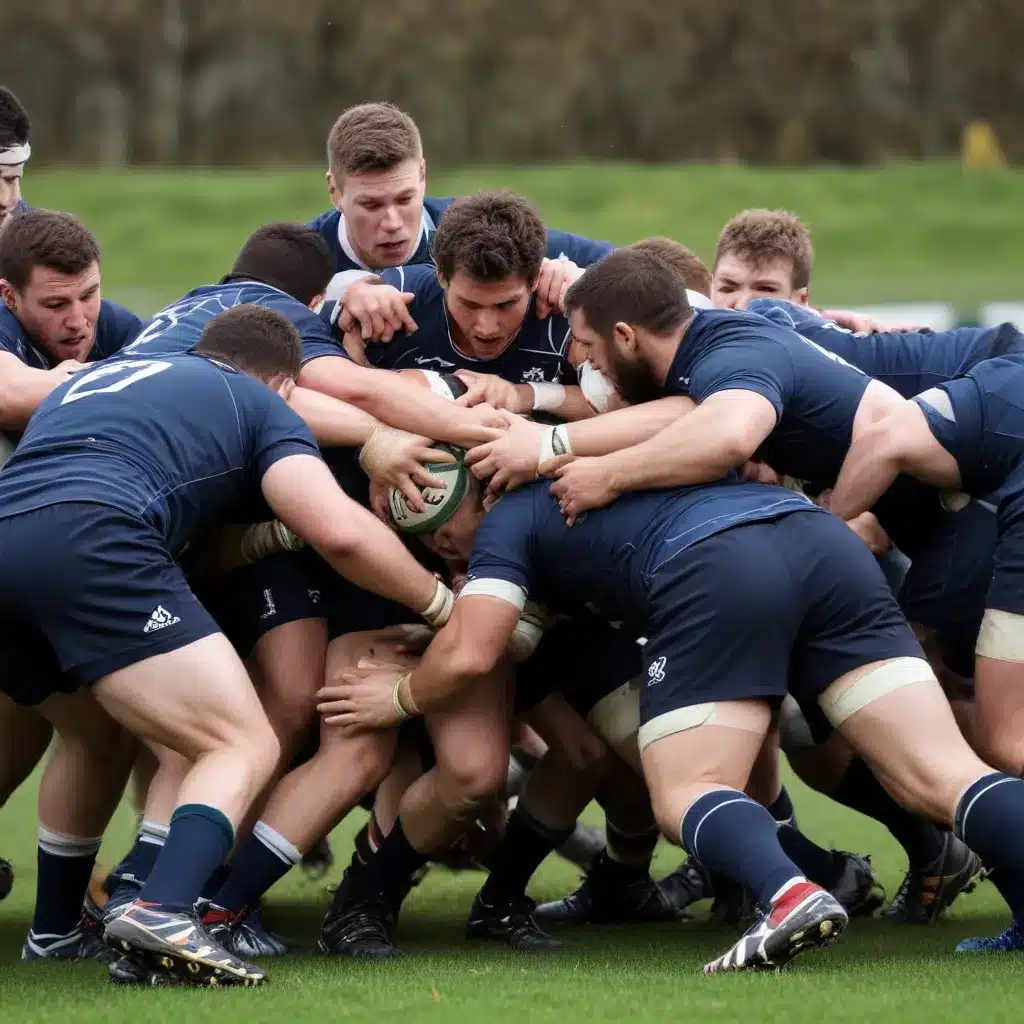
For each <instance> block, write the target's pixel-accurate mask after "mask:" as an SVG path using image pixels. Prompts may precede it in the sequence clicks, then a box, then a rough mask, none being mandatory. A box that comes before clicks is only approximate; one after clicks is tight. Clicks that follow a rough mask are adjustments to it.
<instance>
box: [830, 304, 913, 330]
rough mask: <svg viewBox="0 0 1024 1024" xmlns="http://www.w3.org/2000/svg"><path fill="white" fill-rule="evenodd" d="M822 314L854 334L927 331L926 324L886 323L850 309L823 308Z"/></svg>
mask: <svg viewBox="0 0 1024 1024" xmlns="http://www.w3.org/2000/svg"><path fill="white" fill-rule="evenodd" d="M820 312H821V315H822V316H823V317H824V318H825V319H826V320H832V321H833V322H834V323H837V324H839V326H840V327H845V328H846V329H847V330H848V331H853V333H854V334H888V333H889V332H890V331H927V330H929V328H928V327H927V326H925V325H924V324H884V323H882V321H881V320H876V319H875V318H874V317H873V316H868V315H867V314H865V313H854V312H853V310H850V309H823V310H821V311H820Z"/></svg>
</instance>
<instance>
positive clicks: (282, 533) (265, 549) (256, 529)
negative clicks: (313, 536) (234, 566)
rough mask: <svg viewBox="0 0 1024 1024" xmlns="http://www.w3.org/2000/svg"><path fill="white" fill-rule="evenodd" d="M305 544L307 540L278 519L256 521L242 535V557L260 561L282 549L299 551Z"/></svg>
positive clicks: (248, 560) (249, 560) (251, 560)
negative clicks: (263, 521)
mask: <svg viewBox="0 0 1024 1024" xmlns="http://www.w3.org/2000/svg"><path fill="white" fill-rule="evenodd" d="M305 546H306V542H305V541H304V540H303V539H302V538H301V537H297V536H296V535H295V534H294V533H292V531H291V530H289V529H288V527H287V526H285V525H284V523H282V522H280V520H277V519H275V520H273V522H270V523H256V524H255V525H253V526H250V527H249V528H248V529H247V530H246V531H245V533H244V534H243V535H242V557H243V558H244V559H245V560H246V561H247V562H258V561H259V560H260V559H261V558H266V557H267V556H268V555H274V554H277V553H278V552H281V551H299V550H301V549H302V548H304V547H305Z"/></svg>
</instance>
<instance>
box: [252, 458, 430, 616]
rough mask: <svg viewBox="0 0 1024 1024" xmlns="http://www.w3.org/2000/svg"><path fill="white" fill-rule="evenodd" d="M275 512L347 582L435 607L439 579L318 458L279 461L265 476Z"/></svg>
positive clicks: (418, 607)
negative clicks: (336, 479) (344, 488)
mask: <svg viewBox="0 0 1024 1024" xmlns="http://www.w3.org/2000/svg"><path fill="white" fill-rule="evenodd" d="M262 488H263V495H264V497H265V498H266V500H267V504H268V505H270V507H271V509H272V510H273V512H274V514H275V515H276V516H277V517H278V519H280V520H281V522H282V523H284V525H285V526H287V527H288V529H290V530H291V531H292V532H293V533H295V534H296V535H297V536H299V537H301V538H302V539H303V540H305V541H307V542H308V543H309V544H311V545H312V546H313V547H314V548H315V549H316V550H317V551H318V552H319V553H320V554H321V555H322V556H323V557H324V558H325V559H326V560H327V561H328V562H329V563H330V564H331V566H332V568H334V569H335V570H336V571H337V572H339V573H340V574H341V575H342V576H344V577H345V578H346V579H349V580H352V582H353V583H355V584H357V585H358V586H360V587H363V588H364V589H366V590H370V591H372V592H373V593H375V594H380V595H381V596H382V597H387V598H390V599H391V600H392V601H398V602H399V603H401V604H404V605H405V606H406V607H407V608H411V609H412V610H413V611H415V612H419V613H422V612H423V611H424V610H425V609H427V608H428V606H430V604H431V602H432V601H433V599H434V595H435V593H436V591H437V580H436V579H435V578H434V576H433V575H432V574H431V573H430V572H428V571H427V570H426V569H424V568H423V566H421V565H420V564H419V562H417V561H416V559H415V558H413V556H412V555H411V554H409V552H408V551H407V550H406V548H405V546H404V545H403V544H402V542H401V541H400V540H399V539H398V537H397V536H396V535H395V534H393V533H392V532H391V531H390V530H389V529H388V528H387V527H386V526H385V525H384V524H383V523H381V522H379V521H378V520H377V519H376V518H375V517H374V516H373V514H372V513H370V512H368V511H367V510H366V509H364V508H363V507H362V506H361V505H358V504H356V503H355V502H354V501H353V500H352V499H351V498H349V497H348V495H347V494H345V492H344V491H342V489H341V488H340V487H339V486H338V485H337V483H336V482H335V480H334V477H332V476H331V472H330V470H329V469H328V468H327V467H326V466H325V465H324V463H323V462H321V461H320V459H318V458H316V457H315V456H313V455H289V456H287V457H286V458H283V459H279V460H278V461H277V462H275V463H274V464H273V465H272V466H271V467H270V468H269V469H268V470H267V471H266V473H265V474H264V475H263V480H262Z"/></svg>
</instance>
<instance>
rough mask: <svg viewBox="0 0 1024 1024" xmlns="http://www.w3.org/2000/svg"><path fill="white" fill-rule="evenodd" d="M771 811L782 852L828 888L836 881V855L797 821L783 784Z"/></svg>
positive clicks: (812, 879) (769, 809) (819, 883)
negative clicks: (801, 829)
mask: <svg viewBox="0 0 1024 1024" xmlns="http://www.w3.org/2000/svg"><path fill="white" fill-rule="evenodd" d="M768 812H769V813H770V814H771V816H772V817H773V818H774V819H775V824H776V825H777V826H778V828H779V846H781V847H782V852H783V853H785V855H786V856H787V857H789V859H790V860H791V861H792V862H793V863H794V864H795V865H796V866H797V867H798V868H799V869H800V870H801V871H802V872H803V873H804V874H805V875H806V876H807V877H808V878H809V879H810V880H811V881H812V882H815V883H817V884H818V885H820V886H823V887H824V888H826V889H827V888H829V887H830V886H831V885H832V884H833V883H834V882H835V880H836V879H835V876H836V858H835V854H834V853H833V852H832V850H826V849H824V847H821V846H819V845H818V844H817V843H815V842H814V841H813V840H811V839H808V838H807V836H805V835H804V834H803V832H801V831H800V829H799V828H798V827H797V824H796V813H795V812H794V810H793V801H792V800H791V799H790V798H789V793H787V792H786V787H785V786H783V787H782V790H781V792H780V793H779V795H778V797H776V799H775V802H774V803H772V804H770V805H769V806H768Z"/></svg>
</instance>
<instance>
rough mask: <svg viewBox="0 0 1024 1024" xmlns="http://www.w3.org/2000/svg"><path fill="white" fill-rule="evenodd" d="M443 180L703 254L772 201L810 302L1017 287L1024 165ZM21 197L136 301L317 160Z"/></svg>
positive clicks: (590, 230) (157, 174)
mask: <svg viewBox="0 0 1024 1024" xmlns="http://www.w3.org/2000/svg"><path fill="white" fill-rule="evenodd" d="M428 184H429V191H430V192H431V193H432V194H434V195H451V194H458V193H464V192H469V191H473V190H475V189H478V188H484V187H490V188H493V187H508V188H512V189H515V190H517V191H519V192H522V193H524V194H525V195H528V196H530V197H532V198H533V199H534V200H535V201H536V202H537V203H538V205H539V206H540V209H541V211H542V212H543V214H544V216H545V218H546V219H547V221H548V223H549V224H551V225H552V226H554V227H559V228H563V229H565V230H570V231H576V232H579V233H581V234H587V235H590V236H592V237H597V238H606V239H609V240H610V241H613V242H616V243H626V242H632V241H635V240H636V239H638V238H642V237H645V236H647V235H651V234H667V235H671V236H672V237H674V238H678V239H679V240H680V241H683V242H685V243H686V244H688V245H690V246H691V247H693V248H694V249H696V250H697V251H698V252H699V253H700V254H701V255H702V256H703V257H704V258H705V259H706V260H708V261H710V260H711V258H712V256H713V254H714V244H715V238H716V236H717V234H718V231H719V230H720V228H721V227H722V225H723V224H724V223H725V221H726V220H727V219H728V218H729V217H731V216H732V215H733V214H735V213H737V212H738V211H739V210H741V209H743V208H744V207H751V206H768V207H785V208H788V209H791V210H794V211H796V212H797V213H799V214H800V215H801V216H802V217H803V218H804V219H805V220H806V222H807V223H808V224H809V225H810V227H811V229H812V231H813V233H814V242H815V247H816V250H817V262H816V269H815V271H814V287H813V294H814V297H815V299H816V300H817V301H819V302H821V303H823V304H839V303H844V304H850V305H853V304H857V303H872V302H888V301H916V300H921V301H941V302H950V303H953V304H954V305H956V306H957V307H959V308H960V309H963V310H972V309H973V307H976V306H977V305H978V304H979V303H981V302H985V301H992V300H999V299H1006V300H1019V299H1021V298H1024V286H1022V284H1021V276H1022V275H1021V271H1022V269H1024V251H1022V249H1021V247H1020V245H1019V243H1018V239H1017V237H1016V232H1015V231H1014V230H1013V228H1014V226H1015V225H1017V224H1019V223H1021V222H1022V220H1024V173H1021V172H1018V171H1011V170H1007V171H985V172H973V173H964V172H963V171H961V169H960V168H959V167H958V166H955V165H948V166H943V165H934V166H913V167H893V168H887V169H880V170H870V169H863V170H793V171H790V170H755V169H747V168H739V167H702V166H687V167H674V166H673V167H668V166H666V167H635V166H625V165H601V166H580V167H568V168H547V169H500V168H493V169H477V170H473V171H465V172H460V173H441V172H437V173H431V175H430V179H429V183H428ZM25 194H26V197H27V198H28V199H29V201H30V202H32V203H34V204H37V205H42V206H50V207H55V208H59V209H67V210H70V211H72V212H73V213H77V214H79V215H80V216H82V217H83V218H84V219H85V220H86V221H87V222H88V223H89V224H90V226H92V228H93V229H94V230H95V231H96V233H97V235H98V236H99V239H100V242H101V244H102V246H103V254H104V264H105V265H104V277H105V287H106V293H107V294H108V296H109V297H111V298H117V299H120V300H121V301H124V302H126V303H128V304H130V305H133V306H135V307H137V309H138V311H139V312H140V313H144V314H145V313H150V312H153V311H154V310H155V309H156V308H159V307H160V306H162V305H164V304H165V303H166V302H169V301H171V300H173V299H175V298H177V297H178V296H180V295H181V294H183V293H184V292H185V291H187V290H188V289H189V288H192V287H195V286H196V285H200V284H209V283H211V282H212V281H214V280H216V279H217V278H218V277H219V276H220V275H222V274H224V273H226V271H227V268H228V266H229V265H230V262H231V260H232V257H233V256H234V253H235V252H236V251H237V249H238V247H239V245H240V244H241V243H242V241H243V240H244V239H245V237H246V235H247V234H248V232H249V231H251V230H252V229H254V228H256V227H258V226H259V225H260V224H261V223H263V222H265V221H269V220H280V219H287V218H294V219H300V220H306V219H309V218H311V217H313V216H315V215H316V214H317V213H319V212H321V211H322V210H324V209H326V208H327V205H328V202H327V193H326V187H325V184H324V178H323V172H322V170H320V169H317V168H309V169H306V170H289V171H281V172H269V171H264V172H259V173H256V172H253V173H237V172H236V173H228V172H224V173H212V172H195V173H193V172H188V173H183V172H178V171H122V172H106V171H88V172H84V171H52V172H43V171H32V172H31V173H30V174H29V176H28V178H27V180H26V182H25Z"/></svg>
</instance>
